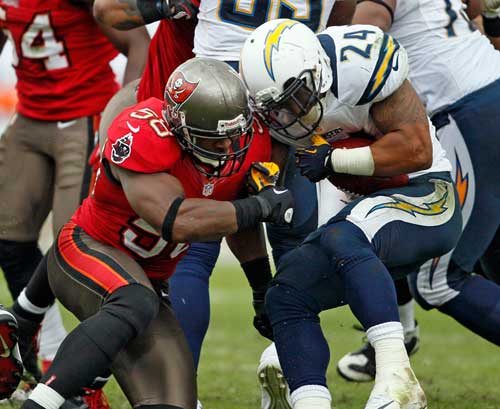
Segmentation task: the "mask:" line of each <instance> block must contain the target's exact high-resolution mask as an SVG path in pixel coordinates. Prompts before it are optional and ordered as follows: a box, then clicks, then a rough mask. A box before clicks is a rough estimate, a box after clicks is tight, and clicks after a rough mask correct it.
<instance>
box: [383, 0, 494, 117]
mask: <svg viewBox="0 0 500 409" xmlns="http://www.w3.org/2000/svg"><path fill="white" fill-rule="evenodd" d="M463 7H464V5H463V3H462V1H461V0H398V1H397V6H396V10H395V15H394V23H393V25H392V28H391V30H390V31H389V33H390V34H391V35H392V36H393V37H394V38H396V39H397V40H398V41H399V42H400V43H401V45H403V46H404V47H405V48H406V50H407V52H408V55H409V64H410V75H409V78H410V80H411V83H412V85H413V86H414V87H415V90H416V91H417V93H418V95H419V96H420V98H421V99H422V101H423V103H424V105H425V106H426V109H427V112H428V114H429V115H431V116H432V115H433V114H434V113H436V112H437V111H439V110H441V109H443V108H445V107H446V106H448V105H450V104H453V103H454V102H456V101H457V100H459V99H460V98H462V97H464V96H465V95H467V94H469V93H471V92H474V91H476V90H478V89H480V88H482V87H484V86H486V85H488V84H490V83H491V82H493V81H495V80H496V79H498V78H499V77H500V52H498V51H497V50H495V49H494V47H493V46H492V45H491V44H490V42H489V40H488V38H487V37H485V36H483V35H482V34H481V33H480V32H479V31H478V30H476V29H474V27H473V26H472V25H471V23H470V21H469V19H468V17H467V15H466V13H465V10H464V8H463Z"/></svg>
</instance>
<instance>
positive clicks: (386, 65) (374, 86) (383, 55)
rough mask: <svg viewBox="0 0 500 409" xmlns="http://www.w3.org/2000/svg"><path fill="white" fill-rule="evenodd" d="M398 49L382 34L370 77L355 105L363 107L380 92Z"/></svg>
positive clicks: (388, 37) (391, 39) (393, 41)
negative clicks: (377, 56)
mask: <svg viewBox="0 0 500 409" xmlns="http://www.w3.org/2000/svg"><path fill="white" fill-rule="evenodd" d="M399 48H400V46H399V43H398V42H397V41H396V40H395V39H394V38H392V37H391V36H390V35H388V34H384V39H383V42H382V47H381V51H380V54H379V58H378V61H377V64H376V66H375V69H374V70H373V74H372V77H371V78H370V81H369V82H368V86H367V87H366V89H365V92H364V93H363V95H362V96H361V98H360V100H359V101H358V103H357V104H356V105H363V104H366V103H368V102H370V101H372V100H373V99H374V98H375V97H376V96H377V95H378V93H379V92H380V91H381V90H382V88H383V87H384V85H385V82H386V81H387V78H389V75H390V73H391V71H392V60H393V58H394V56H395V55H396V53H397V51H398V50H399Z"/></svg>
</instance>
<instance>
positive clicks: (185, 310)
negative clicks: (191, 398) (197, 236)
mask: <svg viewBox="0 0 500 409" xmlns="http://www.w3.org/2000/svg"><path fill="white" fill-rule="evenodd" d="M219 252H220V241H216V242H208V243H193V244H191V247H190V248H189V250H188V252H187V254H186V255H185V256H184V257H183V258H182V260H181V261H180V262H179V264H177V267H176V269H175V274H174V275H173V276H172V278H171V279H170V299H171V302H172V308H173V309H174V311H175V315H176V317H177V319H178V320H179V323H180V325H181V327H182V329H183V330H184V334H185V335H186V338H187V341H188V344H189V348H190V350H191V352H192V354H193V360H194V363H195V367H196V368H198V363H199V361H200V353H201V346H202V344H203V340H204V338H205V335H206V333H207V330H208V325H209V322H210V296H209V279H210V276H211V274H212V271H213V269H214V267H215V263H216V262H217V257H218V256H219Z"/></svg>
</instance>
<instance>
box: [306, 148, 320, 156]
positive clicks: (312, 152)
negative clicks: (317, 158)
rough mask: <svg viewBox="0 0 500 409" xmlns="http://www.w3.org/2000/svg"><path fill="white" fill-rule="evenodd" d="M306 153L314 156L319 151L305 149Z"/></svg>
mask: <svg viewBox="0 0 500 409" xmlns="http://www.w3.org/2000/svg"><path fill="white" fill-rule="evenodd" d="M304 152H307V153H310V154H312V155H314V154H315V153H316V152H318V150H317V149H304Z"/></svg>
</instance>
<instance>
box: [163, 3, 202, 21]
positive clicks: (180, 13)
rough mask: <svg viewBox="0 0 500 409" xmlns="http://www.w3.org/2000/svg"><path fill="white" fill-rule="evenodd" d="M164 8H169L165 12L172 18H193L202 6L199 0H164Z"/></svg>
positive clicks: (167, 16) (166, 15)
mask: <svg viewBox="0 0 500 409" xmlns="http://www.w3.org/2000/svg"><path fill="white" fill-rule="evenodd" d="M164 1H165V4H164V8H165V9H166V10H168V11H167V12H166V14H165V17H166V18H169V19H172V20H180V19H185V20H191V19H194V18H196V15H197V14H198V8H199V7H200V1H199V0H164Z"/></svg>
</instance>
